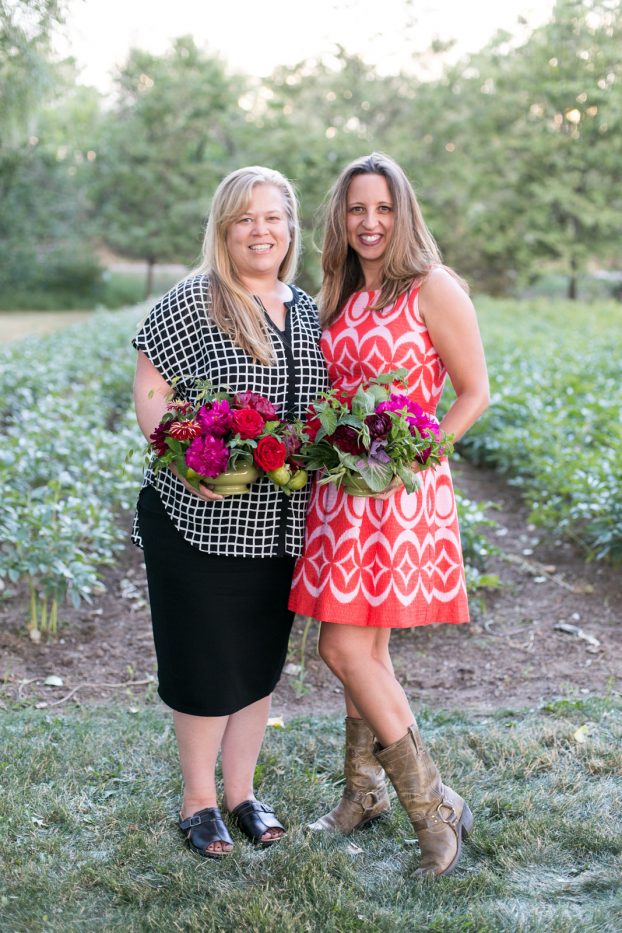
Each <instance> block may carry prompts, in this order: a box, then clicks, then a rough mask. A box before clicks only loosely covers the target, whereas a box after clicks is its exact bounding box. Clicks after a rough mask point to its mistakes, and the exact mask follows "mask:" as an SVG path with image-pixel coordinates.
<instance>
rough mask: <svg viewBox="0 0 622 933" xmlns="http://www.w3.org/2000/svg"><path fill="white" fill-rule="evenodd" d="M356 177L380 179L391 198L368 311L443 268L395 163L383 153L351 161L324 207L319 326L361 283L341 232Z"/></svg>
mask: <svg viewBox="0 0 622 933" xmlns="http://www.w3.org/2000/svg"><path fill="white" fill-rule="evenodd" d="M356 175H382V177H383V178H386V181H387V185H388V186H389V191H390V192H391V198H392V200H393V213H394V218H395V220H394V227H393V235H392V236H391V239H390V240H389V242H388V243H387V249H386V252H385V256H384V269H383V282H382V287H381V289H380V295H379V296H378V299H377V300H376V303H375V304H374V305H373V310H375V311H379V310H380V309H381V308H384V307H386V306H387V305H389V304H392V303H393V302H394V301H395V300H396V299H397V297H398V296H399V295H401V294H403V293H404V292H405V291H407V290H408V289H409V288H410V286H411V285H412V283H413V281H415V280H417V279H420V278H423V277H424V276H425V275H427V274H428V272H429V271H430V269H432V268H433V267H434V266H439V265H442V259H441V254H440V250H439V248H438V246H437V245H436V241H435V240H434V237H433V236H432V234H431V233H430V231H429V230H428V228H427V227H426V225H425V221H424V219H423V216H422V214H421V209H420V207H419V204H418V203H417V198H416V197H415V192H414V191H413V188H412V185H411V184H410V182H409V181H408V178H407V177H406V175H405V174H404V172H403V170H402V169H401V168H400V166H399V165H398V164H397V162H395V161H394V160H393V159H392V158H390V156H387V155H384V154H383V153H382V152H372V153H371V155H367V156H362V157H361V158H360V159H355V160H354V162H350V164H349V165H347V166H346V167H345V168H344V170H343V171H342V173H341V175H340V176H339V178H338V179H337V181H336V182H335V185H334V187H333V188H332V189H331V191H330V193H329V195H328V201H327V204H326V210H325V219H324V238H323V244H322V270H323V273H324V277H323V280H322V288H321V291H320V295H319V306H320V320H321V323H322V327H328V325H329V324H331V323H332V322H333V321H334V320H335V318H336V317H337V315H338V314H339V312H340V310H341V308H342V307H343V304H344V302H345V301H346V299H347V298H349V296H350V295H351V294H352V293H353V292H355V291H358V290H359V289H361V288H362V287H363V286H364V284H365V279H364V276H363V270H362V268H361V263H360V261H359V257H358V256H357V254H356V252H355V251H354V250H353V249H352V247H351V246H350V245H349V243H348V235H347V229H346V218H347V204H348V189H349V187H350V183H351V181H352V179H353V178H354V177H355V176H356ZM448 271H450V272H451V270H448ZM452 274H454V275H455V273H452ZM456 278H458V277H457V276H456ZM459 281H460V280H459ZM461 284H462V285H463V286H464V283H462V282H461ZM464 287H466V286H464Z"/></svg>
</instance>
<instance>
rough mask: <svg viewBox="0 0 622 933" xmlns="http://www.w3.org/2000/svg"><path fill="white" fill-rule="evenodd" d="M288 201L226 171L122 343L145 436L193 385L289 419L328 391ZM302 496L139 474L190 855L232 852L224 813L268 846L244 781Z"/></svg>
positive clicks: (245, 175) (265, 827) (248, 780)
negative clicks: (239, 396)
mask: <svg viewBox="0 0 622 933" xmlns="http://www.w3.org/2000/svg"><path fill="white" fill-rule="evenodd" d="M298 244H299V230H298V219H297V210H296V198H295V195H294V191H293V189H292V186H291V184H290V183H289V182H288V181H287V179H285V178H284V177H283V176H282V175H281V174H280V173H279V172H276V171H273V170H271V169H267V168H263V167H261V166H250V167H247V168H242V169H239V170H238V171H236V172H233V173H231V174H230V175H228V176H227V177H226V178H225V179H224V180H223V181H222V182H221V184H220V185H219V187H218V189H217V191H216V193H215V195H214V198H213V201H212V206H211V211H210V216H209V221H208V224H207V229H206V233H205V240H204V245H203V262H202V264H201V266H200V267H199V268H198V269H197V270H195V272H194V273H192V274H191V275H190V276H189V277H188V278H185V279H184V280H183V281H182V282H180V283H179V284H178V285H176V286H175V287H174V288H173V289H172V290H171V291H170V292H168V294H166V295H165V296H164V297H163V298H162V299H161V300H160V301H158V303H157V304H156V305H155V307H154V308H153V310H152V311H151V313H150V314H149V316H148V317H147V319H146V321H145V322H144V324H143V325H142V327H141V328H140V330H139V332H138V334H137V335H136V337H135V338H134V341H133V344H134V347H135V348H136V349H137V350H138V361H137V367H136V379H135V384H134V398H135V403H136V413H137V419H138V422H139V425H140V427H141V429H142V431H143V433H144V435H145V437H147V438H149V437H151V435H152V434H153V432H154V429H155V428H156V426H157V425H158V424H159V423H160V420H161V418H162V415H163V414H164V412H165V411H166V407H167V404H168V402H169V401H170V398H171V389H172V387H173V386H174V392H175V396H176V398H178V399H180V400H183V401H189V402H194V401H195V399H196V396H197V392H198V386H197V380H205V379H208V380H209V381H210V383H211V385H212V387H213V389H214V390H215V391H216V390H221V389H223V390H226V391H230V392H234V393H236V392H239V393H242V392H245V393H247V392H252V393H257V394H259V395H262V396H264V397H266V398H267V399H268V400H269V402H270V403H271V404H272V406H273V409H274V410H275V411H276V414H277V416H278V417H281V418H284V417H286V416H295V417H300V416H302V415H303V414H304V412H305V409H306V408H307V406H308V405H309V403H310V402H311V401H312V400H313V399H314V398H315V397H316V396H317V394H318V392H320V391H322V390H323V389H324V388H325V387H326V385H327V382H326V373H325V366H324V362H323V359H322V356H321V352H320V350H319V347H318V341H319V322H318V319H317V309H316V306H315V305H314V303H313V301H312V300H311V299H310V298H309V296H308V295H306V294H305V293H304V292H303V291H301V290H300V289H299V288H297V287H296V286H295V285H292V284H290V283H291V280H292V278H293V277H294V275H295V270H296V262H297V257H298ZM307 501H308V493H307V491H306V490H304V489H303V490H301V491H299V492H294V493H293V495H291V496H290V497H286V496H285V495H283V493H281V492H280V491H279V490H278V489H277V487H276V486H275V485H274V484H273V483H272V482H271V481H270V479H269V478H268V477H267V476H263V477H262V478H261V479H259V480H257V481H256V482H255V483H253V484H252V485H251V489H250V492H249V493H247V494H245V495H239V496H231V497H228V498H223V497H222V496H220V495H218V494H216V493H215V492H214V491H213V490H211V489H210V488H209V486H207V485H201V486H200V488H199V490H198V491H197V490H195V489H194V488H193V487H192V486H190V485H189V484H188V483H186V482H185V481H184V480H183V479H181V478H180V477H179V476H178V475H176V473H175V472H174V471H173V470H170V469H163V470H160V471H159V472H157V473H154V472H153V471H152V470H151V469H150V468H149V467H148V468H147V469H146V471H145V475H144V480H143V486H142V489H141V492H140V496H139V500H138V507H137V511H136V517H135V524H134V531H133V540H134V541H135V543H137V544H138V545H139V546H141V547H143V548H144V555H145V566H146V570H147V580H148V585H149V598H150V603H151V614H152V622H153V632H154V641H155V648H156V655H157V662H158V681H159V686H158V692H159V695H160V697H161V698H162V700H163V701H164V702H165V703H166V704H167V705H168V706H169V707H170V708H171V709H172V710H173V721H174V725H175V733H176V737H177V744H178V748H179V756H180V763H181V770H182V774H183V781H184V796H183V802H182V806H181V812H180V818H179V826H180V828H181V830H182V832H183V833H184V835H185V836H186V838H187V840H188V843H189V845H190V847H191V848H192V849H193V850H194V851H196V852H198V853H199V854H201V855H203V856H206V857H209V858H222V857H223V856H225V855H226V854H228V853H229V852H230V851H231V849H232V847H233V843H232V840H231V837H230V835H229V832H228V829H227V826H226V825H225V822H224V820H223V816H222V813H221V811H220V809H219V808H218V799H217V789H216V778H215V768H216V761H217V758H218V754H219V752H220V753H221V764H222V778H223V784H224V800H225V803H226V807H227V809H228V810H229V811H230V814H231V818H232V822H233V823H234V824H235V825H237V826H238V828H239V829H240V830H241V831H242V832H243V833H244V834H245V835H246V836H247V837H248V838H249V839H251V841H252V842H254V843H256V844H260V845H270V844H272V843H274V842H276V841H277V840H278V839H280V838H281V836H282V835H283V832H284V827H283V825H282V823H281V822H280V821H279V820H278V819H277V818H276V816H275V814H274V811H273V809H272V808H271V807H270V806H269V805H268V804H265V803H262V802H261V801H258V800H256V799H255V795H254V790H253V776H254V771H255V766H256V763H257V757H258V754H259V750H260V747H261V742H262V739H263V734H264V731H265V727H266V723H267V719H268V713H269V709H270V696H271V693H272V690H273V689H274V687H275V685H276V683H277V681H278V679H279V677H280V674H281V669H282V667H283V662H284V659H285V656H286V651H287V642H288V638H289V633H290V628H291V623H292V618H293V614H292V613H291V611H290V610H289V609H288V607H287V600H288V595H289V589H290V584H291V577H292V571H293V567H294V561H295V558H296V556H297V555H298V554H299V553H300V551H301V545H302V535H303V527H304V516H305V510H306V505H307Z"/></svg>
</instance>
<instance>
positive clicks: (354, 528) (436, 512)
mask: <svg viewBox="0 0 622 933" xmlns="http://www.w3.org/2000/svg"><path fill="white" fill-rule="evenodd" d="M418 292H419V289H418V287H413V288H412V289H411V290H410V291H409V292H408V293H406V294H404V295H402V296H400V297H399V298H398V299H397V301H396V302H395V304H393V305H390V306H388V307H387V308H384V309H383V310H382V311H380V312H378V311H372V310H370V305H373V303H374V300H375V297H376V294H377V293H375V292H364V291H363V292H355V294H354V295H352V296H351V298H350V299H349V300H348V301H347V303H346V305H345V306H344V308H343V310H342V312H341V314H340V315H339V317H338V318H337V320H336V321H334V323H333V324H332V325H331V326H330V327H329V328H328V329H327V330H326V331H325V332H324V334H323V335H322V340H321V347H322V351H323V353H324V356H325V358H326V364H327V367H328V375H329V377H330V380H331V383H332V385H333V386H334V387H335V388H337V389H339V390H340V391H342V392H346V393H348V394H353V393H354V392H355V391H356V389H357V387H358V386H359V385H360V383H361V382H365V381H366V380H368V379H371V378H372V377H373V376H376V375H378V374H379V373H387V372H391V370H396V369H398V368H400V367H405V368H406V369H407V370H408V390H407V393H406V394H407V395H408V396H409V398H411V399H412V400H413V401H414V402H417V403H418V404H419V405H421V407H422V408H423V410H424V411H425V412H426V413H427V414H429V415H433V414H434V413H435V411H436V406H437V404H438V401H439V399H440V396H441V392H442V390H443V384H444V381H445V375H446V372H445V367H444V365H443V362H442V360H441V358H440V356H439V354H438V353H437V351H436V349H435V348H434V346H433V344H432V340H431V338H430V335H429V333H428V330H427V328H426V326H425V323H424V322H423V320H422V318H421V316H420V314H419V308H418ZM419 481H420V484H421V487H420V488H419V489H418V490H416V491H415V492H413V493H407V492H406V491H405V490H403V489H402V490H401V491H399V490H398V491H397V492H396V493H395V494H394V495H393V496H391V497H390V498H388V499H386V500H381V499H372V498H367V497H362V496H351V495H348V494H347V493H345V492H343V491H342V490H341V489H337V488H336V487H335V486H333V485H332V484H327V485H324V486H319V485H317V484H316V485H315V488H314V490H313V494H312V497H311V502H310V503H309V511H308V514H307V526H306V534H305V545H304V552H303V556H302V557H301V558H299V560H298V562H297V564H296V570H295V573H294V580H293V584H292V594H291V598H290V603H289V605H290V609H294V610H295V611H296V612H299V613H301V614H302V615H306V616H311V617H313V618H315V619H318V620H320V621H322V622H340V623H343V624H346V625H370V626H376V627H379V628H411V627H413V626H417V625H428V624H430V623H432V622H449V623H457V622H468V620H469V612H468V605H467V595H466V584H465V578H464V568H463V564H462V550H461V547H460V533H459V530H458V517H457V514H456V502H455V498H454V492H453V485H452V481H451V474H450V471H449V464H448V463H447V461H446V460H444V461H442V462H441V464H440V465H439V466H438V467H437V468H436V470H433V469H427V470H424V471H422V472H421V473H420V474H419Z"/></svg>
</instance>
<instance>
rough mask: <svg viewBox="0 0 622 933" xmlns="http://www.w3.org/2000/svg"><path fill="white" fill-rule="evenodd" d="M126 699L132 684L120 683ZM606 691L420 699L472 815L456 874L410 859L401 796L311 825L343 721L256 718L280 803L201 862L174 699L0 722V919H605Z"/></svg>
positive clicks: (428, 931)
mask: <svg viewBox="0 0 622 933" xmlns="http://www.w3.org/2000/svg"><path fill="white" fill-rule="evenodd" d="M129 702H130V703H132V701H131V700H130V701H129ZM620 711H621V706H620V702H619V700H616V699H615V698H610V699H608V700H598V699H583V700H580V701H573V700H563V699H562V700H558V701H552V702H549V703H547V704H546V705H545V706H544V707H543V708H542V709H540V710H538V711H527V712H526V711H524V710H522V711H520V712H519V713H514V714H513V713H512V712H510V711H503V712H500V713H498V714H492V715H489V716H488V717H487V718H486V719H483V718H481V717H470V716H467V715H465V714H461V713H457V714H453V715H450V714H448V713H443V712H439V711H437V712H436V714H435V715H433V716H432V715H430V714H426V713H425V711H423V712H422V713H421V715H420V716H419V721H420V726H421V730H422V732H423V734H424V736H425V738H426V741H427V743H428V744H429V746H430V749H431V751H432V754H433V756H434V758H435V760H436V761H437V762H438V764H439V767H440V768H441V772H442V774H443V775H444V777H445V779H446V780H447V781H448V782H449V783H450V784H451V785H452V786H453V787H455V788H456V789H457V790H458V791H459V792H460V793H461V794H464V796H465V797H466V798H467V799H468V801H469V803H470V805H471V808H472V810H473V813H474V816H475V824H474V831H473V833H472V835H471V836H470V838H469V841H468V842H467V843H466V845H465V848H464V853H463V858H462V860H461V862H460V864H459V866H458V869H457V871H456V873H455V874H454V875H452V876H450V877H448V878H442V879H438V880H436V881H430V880H425V879H420V878H416V877H414V871H415V869H416V867H417V864H418V851H417V847H416V845H415V844H414V843H415V840H414V832H413V830H412V827H411V826H410V824H409V822H408V820H407V818H406V815H405V813H404V811H403V810H402V808H401V807H400V805H399V804H398V803H397V801H394V804H393V807H392V811H391V814H390V817H389V818H388V819H387V820H385V821H379V822H378V823H376V824H374V825H373V826H370V827H369V828H368V829H365V830H364V831H363V832H359V833H356V834H355V835H354V836H352V837H350V838H348V839H346V838H344V837H343V836H338V835H335V834H324V836H322V838H320V836H318V834H314V833H309V832H307V831H306V829H305V827H306V824H307V823H308V822H309V821H310V820H312V819H314V818H316V817H317V816H318V815H319V814H321V813H325V812H326V811H327V809H329V808H330V807H331V806H333V805H334V803H335V801H336V800H337V799H338V797H339V795H340V794H341V792H342V789H343V784H342V770H343V753H342V747H343V724H342V722H341V721H339V722H338V721H335V720H334V719H328V718H323V719H305V720H299V721H297V722H291V723H290V722H286V723H285V728H282V729H269V730H268V735H267V736H266V740H265V742H264V745H263V748H262V751H261V756H260V759H259V764H258V767H257V772H256V792H257V794H258V796H259V797H260V799H265V800H267V801H269V802H270V803H272V804H273V805H274V806H275V807H276V809H277V812H278V813H279V816H280V817H281V818H282V819H283V820H285V821H286V823H287V826H288V834H287V836H286V838H285V839H284V840H283V842H281V843H279V845H278V846H273V847H271V848H269V849H257V848H254V847H253V846H251V845H250V844H249V843H248V842H247V841H246V840H245V839H244V838H243V837H242V836H241V834H240V833H239V831H237V830H236V829H235V828H233V827H232V830H231V832H232V835H233V838H234V844H235V849H234V852H233V854H232V855H231V856H229V857H228V858H227V859H226V860H224V861H223V862H221V863H220V862H219V863H215V862H213V861H208V860H206V859H201V858H200V857H199V856H197V855H194V854H193V853H191V852H190V851H189V850H188V849H187V848H186V847H185V844H184V841H183V839H182V836H181V833H180V832H179V830H178V829H177V827H176V818H177V813H178V810H179V800H180V792H181V778H180V776H179V764H178V759H177V753H176V750H175V742H174V737H173V732H172V727H171V723H170V720H169V717H168V716H166V715H165V714H164V713H163V712H162V711H161V710H159V709H153V708H144V707H143V708H138V707H132V706H130V710H127V709H124V708H123V706H122V705H116V706H114V707H109V708H95V709H91V710H90V711H89V710H85V709H78V710H75V709H74V710H72V711H71V712H70V713H65V714H64V715H60V716H59V715H54V714H50V713H49V711H46V712H43V711H39V710H22V711H17V710H10V711H6V712H5V713H4V714H3V717H2V721H1V722H0V772H1V773H2V784H3V793H2V795H0V860H1V861H2V865H3V870H2V877H1V878H0V918H1V919H0V928H1V929H2V930H6V931H7V933H8V931H11V933H12V931H29V933H70V931H87V930H88V931H89V933H90V931H98V930H100V931H105V933H113V931H123V933H146V931H166V933H168V931H174V930H178V931H182V930H183V931H185V933H210V931H212V933H216V931H223V930H231V931H245V933H275V931H279V933H319V931H322V933H414V931H417V933H578V931H581V933H614V931H619V930H620V928H621V925H622V900H621V898H620V858H621V857H622V839H621V836H620V833H619V819H618V814H619V812H620V807H621V806H622V794H621V787H620V781H619V779H618V777H617V772H619V753H618V749H619V745H620V740H621V739H622V731H621V723H622V717H621V716H620Z"/></svg>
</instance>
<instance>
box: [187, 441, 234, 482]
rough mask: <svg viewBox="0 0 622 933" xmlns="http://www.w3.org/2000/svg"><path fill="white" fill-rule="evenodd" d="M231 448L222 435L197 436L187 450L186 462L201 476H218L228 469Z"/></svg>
mask: <svg viewBox="0 0 622 933" xmlns="http://www.w3.org/2000/svg"><path fill="white" fill-rule="evenodd" d="M228 462H229V450H228V449H227V445H226V444H225V442H224V441H223V440H222V438H220V437H214V435H213V434H205V435H204V436H202V437H195V439H194V440H193V442H192V443H191V444H190V446H189V447H188V450H187V451H186V463H187V465H188V466H189V467H190V468H191V469H193V470H195V472H197V473H198V474H199V476H218V474H219V473H223V472H224V471H225V470H226V469H227V463H228Z"/></svg>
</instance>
